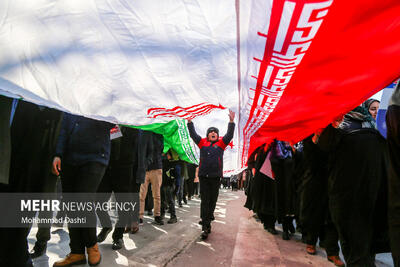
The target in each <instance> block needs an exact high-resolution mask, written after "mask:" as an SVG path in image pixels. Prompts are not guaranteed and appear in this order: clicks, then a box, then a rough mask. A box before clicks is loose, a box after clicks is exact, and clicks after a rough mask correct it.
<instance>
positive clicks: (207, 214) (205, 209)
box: [199, 177, 221, 229]
mask: <svg viewBox="0 0 400 267" xmlns="http://www.w3.org/2000/svg"><path fill="white" fill-rule="evenodd" d="M199 178H200V191H201V204H200V217H201V220H202V222H203V229H204V228H205V227H208V226H210V224H211V218H212V217H213V215H214V210H215V206H216V204H217V200H218V193H219V187H220V184H221V181H220V180H221V178H219V177H212V178H210V177H199Z"/></svg>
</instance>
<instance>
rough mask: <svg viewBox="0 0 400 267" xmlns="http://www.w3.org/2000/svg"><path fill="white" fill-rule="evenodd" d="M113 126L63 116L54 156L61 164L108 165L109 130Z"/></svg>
mask: <svg viewBox="0 0 400 267" xmlns="http://www.w3.org/2000/svg"><path fill="white" fill-rule="evenodd" d="M113 127H114V124H111V123H108V122H104V121H98V120H93V119H89V118H85V117H82V116H77V115H72V114H67V113H65V114H64V117H63V121H62V124H61V130H60V135H59V137H58V140H57V148H56V156H59V157H61V158H62V159H61V160H62V162H63V163H67V164H71V165H83V164H85V163H87V162H98V163H101V164H104V165H107V164H108V161H109V159H110V150H111V141H110V130H111V129H112V128H113Z"/></svg>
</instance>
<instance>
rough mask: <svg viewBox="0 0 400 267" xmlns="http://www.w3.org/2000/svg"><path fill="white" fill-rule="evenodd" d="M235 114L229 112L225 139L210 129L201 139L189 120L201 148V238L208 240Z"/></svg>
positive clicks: (190, 127) (216, 131)
mask: <svg viewBox="0 0 400 267" xmlns="http://www.w3.org/2000/svg"><path fill="white" fill-rule="evenodd" d="M234 119H235V113H234V112H233V111H231V110H229V124H228V131H227V133H226V134H225V136H224V137H222V138H220V137H219V130H218V129H217V128H215V127H210V128H208V130H207V137H206V138H201V137H200V136H199V135H198V134H197V133H196V131H195V129H194V125H193V122H192V121H191V120H188V124H187V126H188V129H189V133H190V137H191V138H192V139H193V141H194V142H195V143H196V144H197V146H198V147H199V148H200V165H199V178H200V191H201V205H200V217H201V220H202V233H201V238H202V239H206V238H207V237H208V234H209V233H211V218H212V217H213V215H214V210H215V206H216V203H217V199H218V190H219V187H220V180H221V177H222V173H223V172H222V171H223V156H224V150H225V148H226V147H227V146H228V144H229V142H230V141H231V140H232V138H233V134H234V129H235V123H234V122H233V120H234Z"/></svg>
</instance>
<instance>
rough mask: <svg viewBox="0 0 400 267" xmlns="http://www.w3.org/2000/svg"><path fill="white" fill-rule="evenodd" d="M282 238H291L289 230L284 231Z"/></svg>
mask: <svg viewBox="0 0 400 267" xmlns="http://www.w3.org/2000/svg"><path fill="white" fill-rule="evenodd" d="M282 239H283V240H289V239H290V235H289V232H283V233H282Z"/></svg>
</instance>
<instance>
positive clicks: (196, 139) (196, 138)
mask: <svg viewBox="0 0 400 267" xmlns="http://www.w3.org/2000/svg"><path fill="white" fill-rule="evenodd" d="M187 127H188V129H189V134H190V137H191V138H192V139H193V141H194V142H195V143H196V145H198V144H199V143H200V141H201V137H200V136H199V135H198V134H197V133H196V130H195V129H194V124H193V122H192V120H188V123H187Z"/></svg>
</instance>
